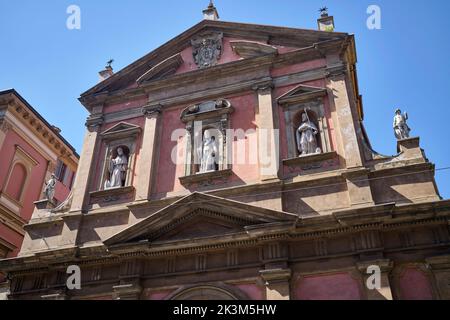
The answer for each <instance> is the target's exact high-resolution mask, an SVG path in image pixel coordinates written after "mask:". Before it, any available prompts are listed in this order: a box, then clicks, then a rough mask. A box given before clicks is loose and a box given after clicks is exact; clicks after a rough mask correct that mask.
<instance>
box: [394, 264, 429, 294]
mask: <svg viewBox="0 0 450 320" xmlns="http://www.w3.org/2000/svg"><path fill="white" fill-rule="evenodd" d="M399 286H400V287H399V289H400V290H399V295H400V296H399V299H401V300H432V299H433V294H432V290H431V284H430V280H429V279H428V277H427V275H426V274H425V273H424V272H423V271H421V270H419V269H417V268H415V267H409V268H406V269H405V270H403V272H402V273H401V275H400V279H399Z"/></svg>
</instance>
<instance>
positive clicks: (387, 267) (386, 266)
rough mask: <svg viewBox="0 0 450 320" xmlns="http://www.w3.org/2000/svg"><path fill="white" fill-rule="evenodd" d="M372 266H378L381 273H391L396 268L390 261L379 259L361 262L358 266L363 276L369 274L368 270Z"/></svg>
mask: <svg viewBox="0 0 450 320" xmlns="http://www.w3.org/2000/svg"><path fill="white" fill-rule="evenodd" d="M370 266H377V267H379V268H380V270H381V272H383V273H389V272H391V271H392V269H393V268H394V262H393V261H392V260H389V259H378V260H372V261H361V262H358V263H357V264H356V267H357V268H358V270H359V271H360V272H361V273H363V274H367V269H368V268H369V267H370Z"/></svg>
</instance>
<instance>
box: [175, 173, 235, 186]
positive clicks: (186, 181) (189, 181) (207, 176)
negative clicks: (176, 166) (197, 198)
mask: <svg viewBox="0 0 450 320" xmlns="http://www.w3.org/2000/svg"><path fill="white" fill-rule="evenodd" d="M232 173H233V172H232V170H231V169H225V170H218V171H212V172H207V173H199V174H193V175H190V176H186V177H181V178H180V183H181V184H182V185H184V186H190V185H193V184H208V183H212V182H213V181H214V180H219V179H228V178H229V177H230V176H231V175H232Z"/></svg>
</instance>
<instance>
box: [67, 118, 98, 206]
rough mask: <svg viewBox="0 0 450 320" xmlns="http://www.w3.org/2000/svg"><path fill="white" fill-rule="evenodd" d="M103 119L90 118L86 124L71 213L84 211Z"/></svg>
mask: <svg viewBox="0 0 450 320" xmlns="http://www.w3.org/2000/svg"><path fill="white" fill-rule="evenodd" d="M102 124H103V117H102V116H101V115H96V116H90V117H89V118H88V119H87V122H86V127H87V130H86V134H85V137H84V143H83V151H82V153H81V156H80V162H79V164H78V170H77V174H76V177H75V182H74V184H73V188H72V190H73V199H72V206H71V208H70V211H71V212H77V211H83V209H84V206H85V202H86V196H87V192H88V188H89V180H90V177H91V173H92V170H91V166H92V162H93V160H94V155H95V147H96V145H97V140H98V134H99V130H100V127H101V125H102Z"/></svg>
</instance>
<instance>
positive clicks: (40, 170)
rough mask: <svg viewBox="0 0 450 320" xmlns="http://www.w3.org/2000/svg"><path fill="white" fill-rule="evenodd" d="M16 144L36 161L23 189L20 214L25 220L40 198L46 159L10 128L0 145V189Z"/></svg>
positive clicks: (4, 180) (28, 217) (3, 185)
mask: <svg viewBox="0 0 450 320" xmlns="http://www.w3.org/2000/svg"><path fill="white" fill-rule="evenodd" d="M16 145H18V146H20V147H21V148H22V149H23V150H25V152H26V153H27V154H28V155H29V156H31V157H32V158H33V159H34V160H35V161H36V162H37V163H38V164H37V165H36V166H35V167H33V169H32V171H31V175H30V177H29V179H28V182H27V185H26V186H25V189H24V190H23V193H24V198H23V207H22V210H21V212H20V215H21V217H22V218H24V219H25V220H29V219H30V218H31V215H32V213H33V210H34V202H35V201H37V200H39V199H40V198H41V192H42V186H43V183H44V177H45V172H46V171H47V160H46V159H45V158H44V157H43V156H42V155H41V154H40V153H39V152H38V151H36V150H35V149H34V148H33V147H32V146H31V145H30V144H28V143H27V142H26V141H25V140H23V139H22V138H21V137H20V136H19V135H18V134H17V133H15V132H14V131H12V130H10V131H8V133H7V135H6V139H5V141H4V143H3V147H2V157H0V168H1V169H0V181H2V189H3V188H4V187H5V182H6V179H8V174H9V169H10V165H11V161H12V159H13V157H14V154H15V151H16V147H15V146H16Z"/></svg>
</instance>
